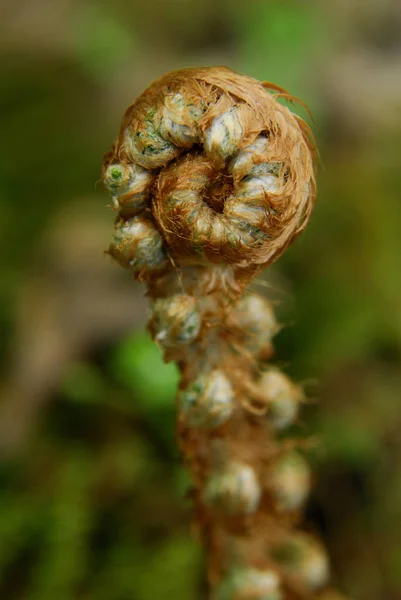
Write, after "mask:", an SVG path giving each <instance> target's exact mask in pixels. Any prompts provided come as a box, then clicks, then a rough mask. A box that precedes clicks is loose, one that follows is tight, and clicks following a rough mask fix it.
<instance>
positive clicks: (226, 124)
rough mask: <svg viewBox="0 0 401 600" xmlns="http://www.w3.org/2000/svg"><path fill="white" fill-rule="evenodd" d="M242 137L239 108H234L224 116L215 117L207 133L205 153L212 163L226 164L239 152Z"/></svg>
mask: <svg viewBox="0 0 401 600" xmlns="http://www.w3.org/2000/svg"><path fill="white" fill-rule="evenodd" d="M242 135H243V130H242V125H241V122H240V119H239V114H238V108H237V107H235V106H234V107H233V108H230V110H228V111H227V112H225V113H223V114H222V115H219V116H218V117H214V119H213V121H212V123H211V125H210V127H209V128H208V129H207V130H206V131H205V134H204V136H205V139H204V148H205V152H206V154H207V155H208V156H209V158H210V159H211V160H212V161H214V162H217V163H220V162H224V161H225V160H226V159H227V158H229V157H230V156H232V155H233V154H234V153H235V152H237V151H238V149H239V144H240V142H241V139H242ZM216 159H217V160H216Z"/></svg>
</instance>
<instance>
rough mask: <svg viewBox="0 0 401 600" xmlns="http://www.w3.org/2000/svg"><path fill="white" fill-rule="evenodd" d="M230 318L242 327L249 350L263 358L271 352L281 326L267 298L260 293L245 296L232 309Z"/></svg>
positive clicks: (234, 323) (245, 343) (237, 325)
mask: <svg viewBox="0 0 401 600" xmlns="http://www.w3.org/2000/svg"><path fill="white" fill-rule="evenodd" d="M230 320H231V321H232V322H233V325H235V326H236V327H238V328H239V329H241V331H242V333H243V336H244V345H245V346H246V348H247V350H248V351H249V352H251V353H252V354H255V355H256V356H258V357H261V358H262V357H264V355H265V354H268V353H269V352H270V350H271V341H272V338H273V336H274V335H275V334H276V333H277V332H278V330H279V326H278V323H277V321H276V318H275V316H274V312H273V308H272V306H271V304H270V302H268V300H266V298H263V297H262V296H259V295H258V294H248V295H246V296H244V297H243V298H241V300H240V301H239V302H238V304H237V305H236V307H235V309H234V310H233V311H232V314H231V316H230Z"/></svg>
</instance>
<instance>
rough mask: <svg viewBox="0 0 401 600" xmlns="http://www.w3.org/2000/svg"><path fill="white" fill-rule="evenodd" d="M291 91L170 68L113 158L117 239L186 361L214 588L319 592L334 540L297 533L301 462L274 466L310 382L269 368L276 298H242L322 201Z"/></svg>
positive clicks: (160, 328) (254, 598)
mask: <svg viewBox="0 0 401 600" xmlns="http://www.w3.org/2000/svg"><path fill="white" fill-rule="evenodd" d="M266 88H269V89H272V90H274V92H275V93H274V94H272V93H270V92H268V91H267V89H266ZM285 94H286V92H285V91H284V90H282V89H281V88H278V86H274V85H273V84H266V83H261V82H258V81H256V80H255V79H252V78H250V77H246V76H243V75H238V74H237V73H234V72H233V71H231V70H229V69H226V68H223V67H218V68H217V67H213V68H201V69H187V70H183V71H177V72H173V73H170V74H168V75H165V76H164V77H162V78H161V79H159V80H157V81H156V82H154V83H153V84H152V85H150V86H149V87H148V88H147V90H145V92H144V93H143V94H142V95H141V96H140V97H139V98H138V99H137V100H136V102H135V103H134V104H133V105H132V106H130V107H129V108H128V110H127V111H126V113H125V116H124V118H123V122H122V125H121V129H120V132H119V135H118V138H117V140H116V142H115V144H114V146H113V149H112V151H110V152H108V153H107V154H106V156H105V159H104V164H103V171H102V178H103V181H104V183H105V186H106V187H107V188H108V189H109V191H110V192H111V194H112V195H113V201H114V204H115V206H117V207H119V209H120V216H119V219H118V220H117V225H116V233H115V237H114V240H113V242H112V244H111V246H110V250H109V252H110V254H111V255H112V256H113V257H114V258H115V259H116V260H118V262H120V263H121V264H122V266H124V267H126V268H129V269H130V270H131V271H132V273H133V274H134V276H135V277H136V278H137V279H139V280H145V281H146V283H147V286H148V296H149V297H150V299H151V301H152V313H151V318H150V322H149V329H150V331H151V333H152V336H153V337H154V339H155V340H156V342H157V343H158V344H159V345H160V346H161V347H162V349H163V350H164V356H165V360H175V361H176V362H177V364H178V366H179V368H180V371H181V375H182V377H181V382H180V390H179V400H178V426H177V435H178V442H179V445H180V448H181V450H182V453H183V456H184V460H185V463H186V465H187V466H188V468H189V470H190V472H191V475H192V481H193V493H192V497H193V501H194V508H195V522H196V526H197V530H198V532H199V536H200V538H201V539H202V541H203V542H204V544H205V546H206V550H207V555H208V578H209V582H210V586H211V596H212V598H215V599H216V600H242V599H243V600H267V599H269V600H285V599H287V598H288V599H290V600H291V599H294V600H298V599H306V598H318V597H319V594H320V593H321V589H322V588H324V586H325V584H326V569H327V563H326V558H325V554H324V552H323V551H322V550H321V549H320V547H319V546H318V545H317V543H316V541H315V540H314V539H312V538H307V537H305V536H303V537H302V535H303V534H302V535H301V534H300V533H299V531H298V528H299V521H300V509H301V508H302V506H301V504H302V502H298V500H297V498H298V496H299V498H301V499H302V498H303V495H305V494H304V492H303V491H302V489H301V491H300V492H299V493H298V491H297V489H296V482H297V481H299V482H300V485H305V483H302V482H305V477H303V478H302V476H299V477H298V476H297V473H295V474H294V477H295V484H293V483H292V480H288V473H289V474H290V476H291V468H294V469H296V465H297V464H301V463H300V462H299V461H298V463H297V462H296V461H294V463H293V465H295V466H294V467H291V464H290V467H287V471H286V475H285V478H282V477H281V478H280V477H279V476H277V480H274V482H273V483H274V485H273V483H272V479H271V478H272V476H273V475H272V474H274V473H275V471H274V469H273V467H274V466H275V465H278V464H281V463H280V461H281V462H282V459H283V457H284V458H285V456H286V454H287V453H288V452H290V451H291V448H292V447H293V446H294V445H295V444H294V442H291V441H286V442H283V441H280V438H279V437H278V435H277V432H278V431H279V430H280V429H282V428H283V427H286V426H287V425H288V424H291V423H292V422H294V420H295V419H296V415H297V410H298V405H299V403H300V401H301V400H302V393H301V390H300V388H299V387H298V386H295V385H293V384H291V383H290V382H289V381H288V379H287V378H285V376H283V375H280V373H279V372H278V370H277V369H276V370H275V372H274V373H272V374H267V375H263V374H262V371H264V370H265V369H266V367H265V366H264V362H265V361H266V360H267V359H269V358H270V357H271V355H272V345H271V339H272V337H273V335H274V334H275V333H276V332H277V324H276V323H275V321H274V316H273V313H272V310H271V306H270V305H269V304H268V303H267V301H265V300H264V299H262V298H260V297H258V296H256V295H254V294H251V295H245V296H242V298H241V295H242V293H243V292H244V291H245V288H246V285H247V284H248V283H249V280H250V279H251V278H252V277H253V276H254V274H255V273H256V272H257V271H258V270H260V269H261V268H263V267H266V266H268V265H269V264H271V263H272V262H273V260H275V259H276V258H277V257H278V256H279V255H280V254H281V253H282V252H283V251H284V250H285V248H286V247H288V246H289V245H290V244H291V243H292V242H293V240H294V239H295V237H296V236H297V235H298V234H299V233H300V232H301V231H302V229H303V228H304V227H305V225H306V223H307V221H308V218H309V216H310V214H311V211H312V208H313V202H314V198H315V177H314V166H313V145H312V143H311V136H310V132H309V129H308V127H307V125H306V124H305V123H304V122H303V121H302V120H301V119H300V118H299V117H297V116H296V115H294V114H293V113H292V112H291V111H290V110H289V109H288V108H286V107H284V106H282V105H280V104H279V103H278V102H277V99H276V96H280V95H285ZM128 167H129V168H128ZM286 464H287V463H286ZM302 465H303V463H302ZM288 468H289V469H290V470H289V471H288ZM303 469H305V467H303ZM302 473H304V471H302ZM302 473H301V475H302ZM288 481H289V484H288V486H287V487H284V488H283V489H281V488H280V487H277V486H280V485H284V486H286V485H287V483H288ZM282 482H284V483H282ZM294 485H295V488H294ZM294 490H295V492H294ZM286 493H287V494H292V493H295V496H294V497H288V498H287V497H286V496H285V494H286ZM277 494H278V496H277ZM296 494H298V496H297V495H296ZM283 498H284V500H283ZM283 502H284V504H283ZM297 502H298V504H299V506H298V504H297ZM283 506H290V507H293V508H291V510H284V509H283ZM291 544H292V545H293V547H292V546H291Z"/></svg>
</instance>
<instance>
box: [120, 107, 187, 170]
mask: <svg viewBox="0 0 401 600" xmlns="http://www.w3.org/2000/svg"><path fill="white" fill-rule="evenodd" d="M123 147H124V149H125V151H126V152H127V153H128V154H129V156H130V158H131V159H132V160H133V161H134V162H136V163H138V164H139V165H141V166H142V167H145V168H146V169H157V168H158V167H164V166H165V165H167V163H169V162H170V161H171V160H173V158H176V157H177V156H178V155H179V153H180V149H179V148H177V146H175V145H174V144H172V143H171V142H168V141H167V140H165V139H164V138H163V137H162V136H161V133H160V116H159V115H157V114H156V110H148V112H147V113H146V115H145V117H144V119H143V121H137V122H136V125H135V127H128V128H127V131H126V133H125V138H124V141H123Z"/></svg>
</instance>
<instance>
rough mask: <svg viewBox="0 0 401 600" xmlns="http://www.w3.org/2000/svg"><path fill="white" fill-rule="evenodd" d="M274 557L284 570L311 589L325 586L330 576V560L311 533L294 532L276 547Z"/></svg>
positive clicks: (273, 552)
mask: <svg viewBox="0 0 401 600" xmlns="http://www.w3.org/2000/svg"><path fill="white" fill-rule="evenodd" d="M272 558H274V559H275V560H276V562H277V563H279V564H280V565H281V566H282V568H283V570H284V571H286V572H287V573H288V575H291V576H293V577H294V579H296V580H298V581H299V582H300V583H301V584H302V585H303V586H304V587H305V588H307V589H308V590H310V591H315V590H318V589H319V588H321V587H323V586H324V585H325V584H326V583H327V580H328V578H329V562H328V559H327V555H326V553H325V551H324V549H323V548H322V546H321V545H320V544H319V543H318V542H317V540H315V538H313V537H312V536H310V535H305V534H302V533H295V534H292V537H291V538H290V539H288V540H287V541H286V542H283V543H282V544H280V545H278V546H277V547H275V548H274V549H273V551H272Z"/></svg>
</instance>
